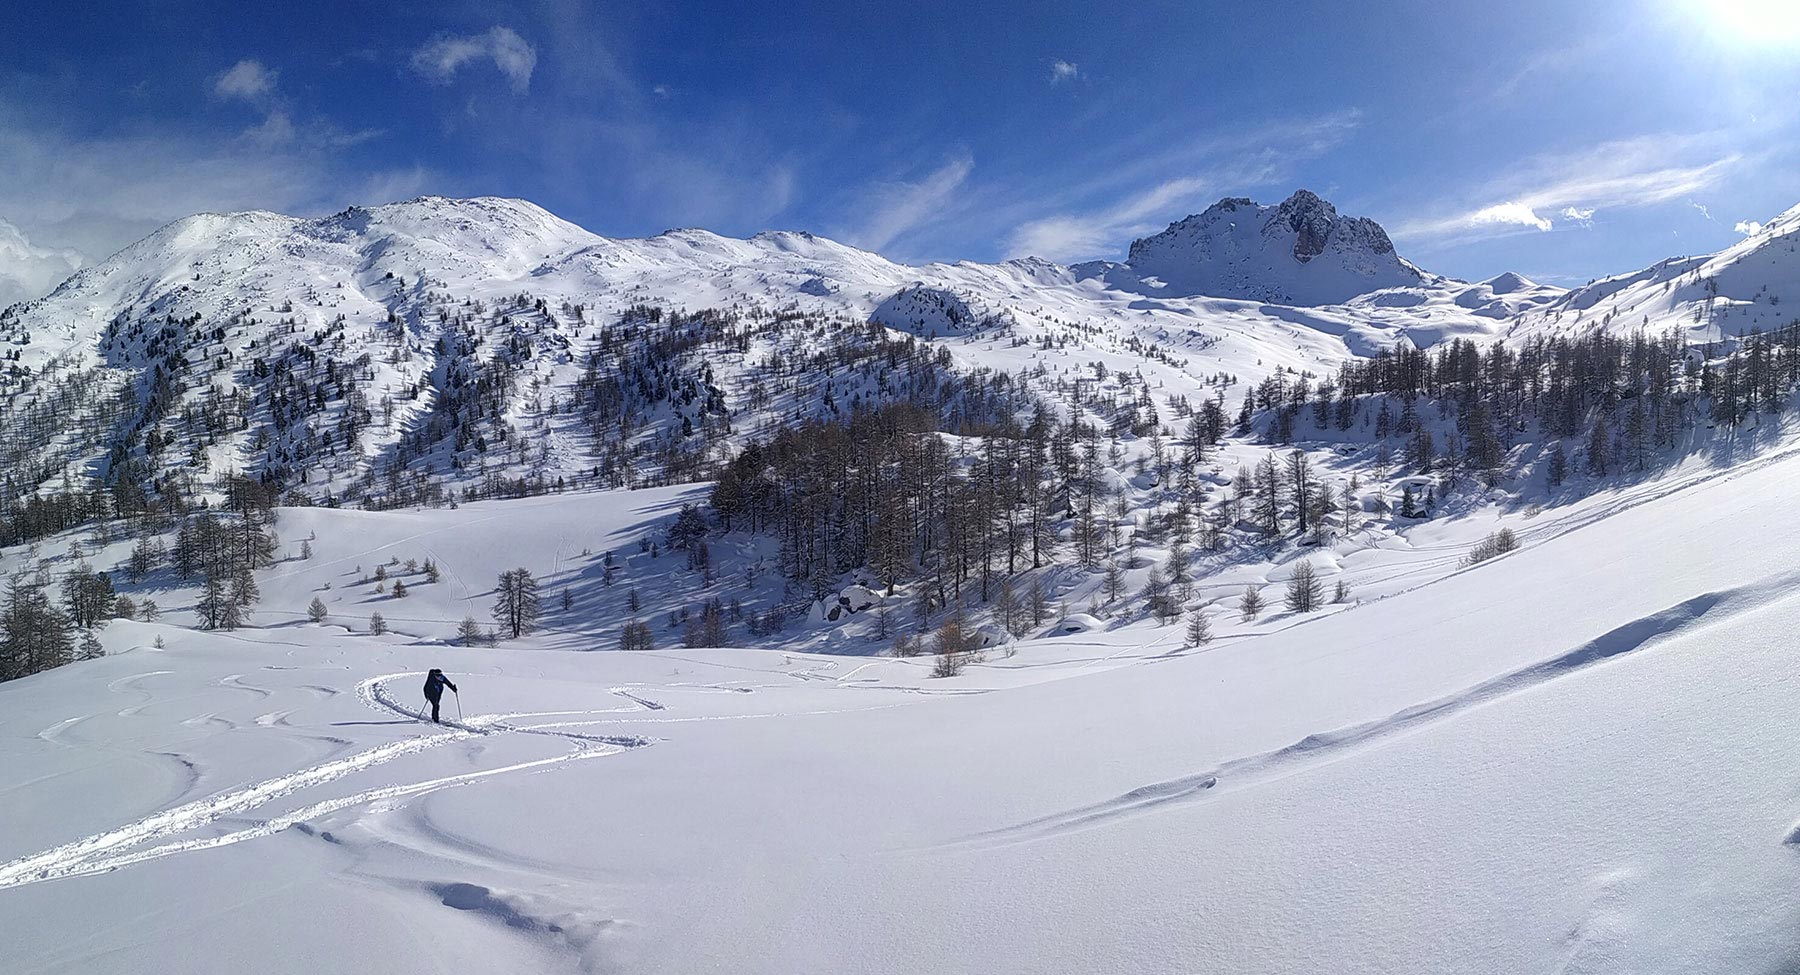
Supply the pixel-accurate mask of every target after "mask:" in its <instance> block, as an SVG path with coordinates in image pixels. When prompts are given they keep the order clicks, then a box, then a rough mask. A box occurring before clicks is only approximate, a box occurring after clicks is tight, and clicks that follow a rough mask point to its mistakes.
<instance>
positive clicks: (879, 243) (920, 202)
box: [846, 152, 975, 251]
mask: <svg viewBox="0 0 1800 975" xmlns="http://www.w3.org/2000/svg"><path fill="white" fill-rule="evenodd" d="M974 168H975V159H974V157H973V156H971V155H969V154H968V153H967V152H963V153H961V154H959V155H956V156H954V157H952V158H951V159H950V160H949V161H947V162H945V163H944V164H943V165H942V166H940V167H938V168H937V169H935V170H933V171H932V172H930V173H928V174H926V175H925V176H923V177H921V178H919V179H917V180H912V181H888V182H881V183H876V184H874V185H873V186H871V187H870V188H869V189H868V191H867V192H866V194H865V197H864V202H863V204H862V205H863V207H864V209H865V211H866V212H865V215H864V216H863V218H862V221H861V223H860V224H859V225H857V226H856V227H855V228H854V229H853V230H851V231H850V232H849V233H848V234H847V235H846V239H847V240H848V242H849V243H852V244H855V245H856V246H858V247H862V248H867V249H869V250H877V251H878V250H881V249H883V248H885V247H887V246H888V245H889V244H892V243H893V242H894V241H896V240H898V239H899V238H900V237H901V236H902V235H904V234H906V233H908V232H909V231H912V230H915V229H917V228H918V227H920V226H922V225H924V224H925V223H927V222H928V221H930V220H931V218H932V217H933V216H935V215H937V214H938V213H940V212H942V211H943V210H944V209H945V207H946V206H947V205H948V204H949V203H950V200H951V198H952V197H953V196H954V195H955V194H956V192H957V190H958V189H959V188H960V187H961V186H962V185H963V183H964V181H965V180H967V179H968V178H969V173H970V172H971V171H972V170H974Z"/></svg>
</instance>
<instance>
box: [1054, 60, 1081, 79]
mask: <svg viewBox="0 0 1800 975" xmlns="http://www.w3.org/2000/svg"><path fill="white" fill-rule="evenodd" d="M1079 77H1081V65H1079V64H1076V63H1074V62H1072V61H1064V60H1062V59H1061V58H1058V59H1057V60H1054V61H1051V62H1050V83H1051V84H1053V85H1060V84H1062V83H1063V82H1065V81H1074V80H1075V79H1077V78H1079Z"/></svg>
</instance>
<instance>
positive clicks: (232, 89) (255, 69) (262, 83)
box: [213, 58, 277, 101]
mask: <svg viewBox="0 0 1800 975" xmlns="http://www.w3.org/2000/svg"><path fill="white" fill-rule="evenodd" d="M276 74H277V72H276V71H274V70H273V69H271V68H269V67H268V66H266V65H264V64H263V63H262V62H261V61H258V60H255V59H254V58H245V59H244V60H242V61H239V62H238V63H236V64H234V65H232V66H231V68H230V70H228V71H226V72H225V73H224V74H222V75H220V76H219V77H218V78H217V79H216V80H214V81H213V94H215V95H218V96H219V97H220V98H240V99H243V100H245V101H257V100H259V99H262V98H266V97H268V96H269V95H271V94H273V93H274V91H275V78H276Z"/></svg>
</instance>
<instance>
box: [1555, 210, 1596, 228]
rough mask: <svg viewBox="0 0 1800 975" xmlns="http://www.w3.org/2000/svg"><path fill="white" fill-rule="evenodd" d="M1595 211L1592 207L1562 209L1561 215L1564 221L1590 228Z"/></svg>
mask: <svg viewBox="0 0 1800 975" xmlns="http://www.w3.org/2000/svg"><path fill="white" fill-rule="evenodd" d="M1594 213H1595V210H1594V208H1593V207H1563V208H1562V215H1563V218H1564V219H1566V220H1573V221H1575V222H1576V223H1578V224H1580V225H1582V226H1583V227H1587V226H1592V224H1593V222H1594Z"/></svg>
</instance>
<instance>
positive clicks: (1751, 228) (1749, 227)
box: [1731, 220, 1763, 237]
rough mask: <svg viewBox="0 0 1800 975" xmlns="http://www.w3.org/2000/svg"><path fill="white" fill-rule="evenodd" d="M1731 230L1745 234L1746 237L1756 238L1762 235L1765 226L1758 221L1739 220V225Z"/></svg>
mask: <svg viewBox="0 0 1800 975" xmlns="http://www.w3.org/2000/svg"><path fill="white" fill-rule="evenodd" d="M1731 229H1733V230H1735V231H1737V232H1738V233H1740V234H1743V235H1744V236H1745V237H1754V236H1756V235H1757V234H1760V233H1762V229H1763V225H1762V222H1761V221H1757V220H1739V221H1738V222H1737V225H1736V226H1734V227H1732V228H1731Z"/></svg>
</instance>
